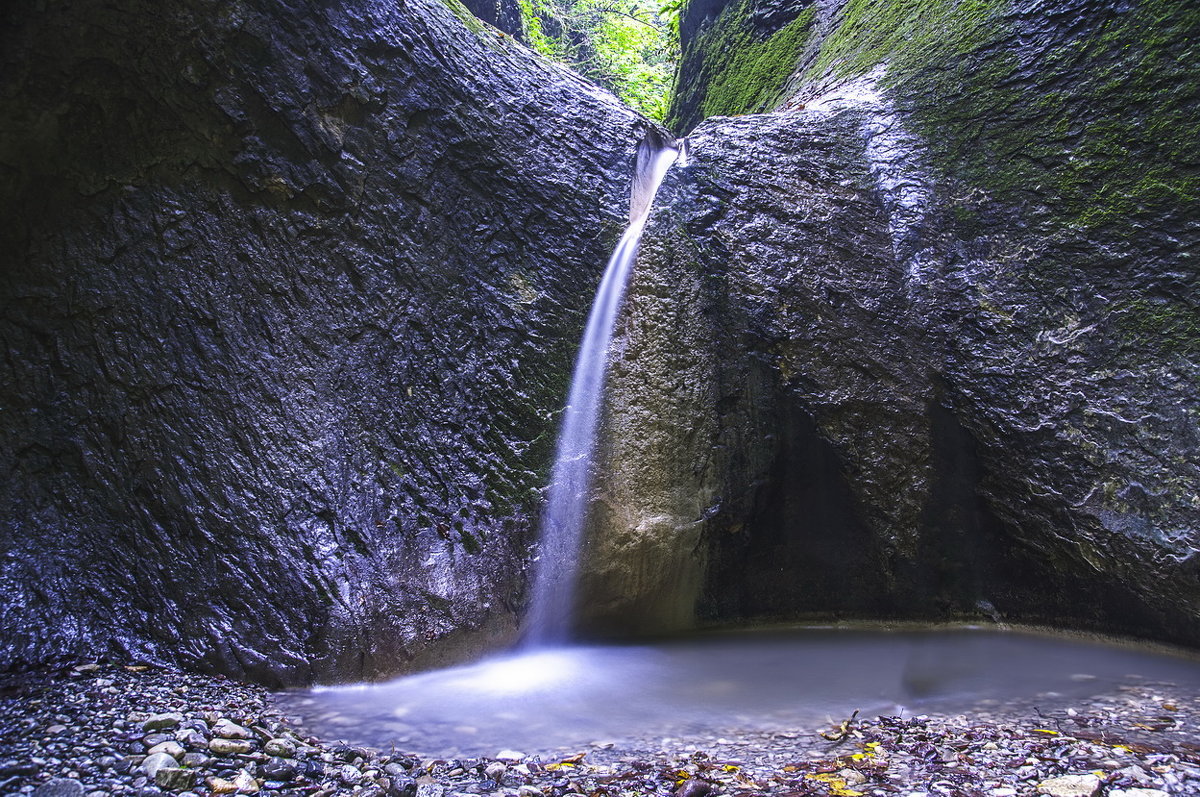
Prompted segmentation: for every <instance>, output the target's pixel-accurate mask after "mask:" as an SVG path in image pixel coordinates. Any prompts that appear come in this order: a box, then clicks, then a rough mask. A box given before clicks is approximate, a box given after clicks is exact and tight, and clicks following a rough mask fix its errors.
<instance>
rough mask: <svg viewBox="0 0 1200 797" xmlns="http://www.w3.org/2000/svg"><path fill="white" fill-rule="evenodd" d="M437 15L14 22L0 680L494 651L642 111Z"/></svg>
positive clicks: (430, 11)
mask: <svg viewBox="0 0 1200 797" xmlns="http://www.w3.org/2000/svg"><path fill="white" fill-rule="evenodd" d="M449 5H450V4H446V5H444V4H442V3H439V2H436V1H431V2H426V1H425V0H416V2H408V3H401V4H395V3H372V2H350V3H339V4H336V5H334V6H328V7H321V8H310V7H305V8H304V9H300V8H293V7H290V6H286V5H280V4H278V3H273V2H253V1H252V2H248V3H238V4H236V6H234V7H229V8H224V7H222V8H221V9H217V8H216V7H213V6H211V5H210V4H207V3H203V2H190V1H189V2H182V3H173V4H171V5H170V6H169V7H168V6H164V5H162V4H160V3H152V2H142V1H141V0H128V1H127V2H121V3H117V4H112V3H103V2H91V1H89V2H80V3H71V4H65V5H64V4H51V5H49V6H44V5H42V4H24V5H22V6H21V7H19V8H18V7H14V8H11V9H6V10H5V11H4V17H5V24H4V26H3V33H2V34H0V35H2V36H3V48H2V52H3V56H2V58H3V63H2V65H0V75H2V77H0V171H2V172H3V174H4V178H3V180H2V181H0V182H2V184H3V187H2V188H0V209H2V212H3V215H4V217H5V219H6V221H5V224H4V227H3V231H2V232H0V239H2V241H0V253H2V254H0V351H2V352H3V354H2V355H0V405H2V407H3V410H2V411H3V415H4V422H3V423H2V424H0V506H2V507H3V509H0V549H2V552H3V557H2V563H0V586H2V589H0V615H3V616H4V618H5V622H4V625H5V634H4V638H3V640H2V641H0V665H11V664H14V663H28V662H31V661H32V662H36V661H47V660H54V659H56V658H58V657H61V656H71V655H73V654H79V655H82V653H83V652H84V651H87V652H88V653H89V654H90V655H95V653H96V652H97V651H105V650H107V651H110V652H114V654H116V655H122V656H127V657H145V658H149V659H152V660H159V661H162V660H171V661H176V662H187V663H189V664H191V665H193V666H198V667H203V668H206V669H208V670H209V671H216V672H223V673H228V674H234V675H238V676H242V677H248V678H253V679H257V680H260V681H263V682H267V683H273V684H288V683H309V682H312V681H313V680H315V679H317V678H321V679H325V680H337V679H352V678H359V677H368V676H372V675H380V674H384V673H391V672H396V671H398V670H404V669H409V668H413V667H415V666H418V665H419V664H430V663H433V662H435V661H437V660H438V659H439V657H442V658H449V657H453V656H454V655H456V654H455V651H456V650H460V649H461V648H463V647H479V646H482V645H485V644H495V643H496V642H497V640H503V639H508V638H510V637H511V634H512V632H513V629H514V626H515V619H514V618H515V614H516V612H517V611H518V610H519V609H520V608H521V606H522V600H523V597H522V596H523V593H524V589H525V587H524V579H525V575H524V570H525V564H526V560H527V557H528V550H529V545H530V544H531V543H532V541H533V536H534V533H535V532H534V529H533V526H534V524H535V522H536V517H537V512H538V503H539V492H538V490H539V489H540V488H541V487H542V486H543V484H544V481H545V478H546V471H547V468H548V466H549V463H550V459H551V457H552V454H553V437H554V430H555V426H556V412H557V410H558V409H559V407H560V406H561V403H562V401H563V397H564V396H565V394H566V387H567V380H568V378H569V372H570V365H571V359H572V356H573V354H574V347H575V342H576V341H577V340H578V337H579V333H580V330H581V329H582V326H583V321H584V315H585V313H586V310H587V307H588V305H589V303H590V301H591V298H592V293H593V292H594V288H595V284H596V282H597V281H598V280H599V276H600V273H601V271H602V269H603V266H604V262H605V260H606V258H607V255H608V252H609V250H610V249H611V247H612V245H613V244H614V242H615V241H616V240H617V238H618V237H619V236H620V233H621V230H622V228H623V225H624V219H625V218H626V215H627V212H628V192H629V181H630V177H631V173H632V167H633V158H634V150H635V147H636V145H637V143H638V141H639V140H640V138H641V136H642V132H643V130H644V129H645V127H646V125H647V123H646V122H645V121H644V120H641V119H640V118H639V117H637V116H636V115H635V114H634V113H633V112H632V111H630V110H628V109H627V108H625V107H623V106H621V105H620V104H619V103H617V101H616V100H615V99H614V98H613V97H612V96H611V95H608V94H607V93H605V92H603V91H601V90H599V89H597V88H595V87H594V86H592V85H590V84H588V83H586V82H584V81H583V80H582V79H580V78H578V77H576V76H574V75H572V74H570V73H569V72H566V71H565V70H562V69H559V68H557V67H555V66H552V65H549V64H547V63H546V62H543V61H541V60H539V59H536V58H534V57H533V56H532V55H531V54H530V53H529V52H528V51H526V50H525V49H524V48H523V47H521V46H520V45H519V44H518V43H516V42H514V41H513V40H512V38H511V37H508V36H502V35H498V31H496V30H495V29H492V28H489V27H487V26H485V25H483V24H482V23H480V22H479V21H478V20H475V19H474V17H472V16H471V15H470V14H467V13H466V12H465V11H461V15H460V16H456V15H455V13H453V12H452V10H451V9H450V8H449V7H448V6H449ZM454 5H455V7H456V8H459V9H460V10H461V7H460V6H457V4H454ZM431 651H434V652H431Z"/></svg>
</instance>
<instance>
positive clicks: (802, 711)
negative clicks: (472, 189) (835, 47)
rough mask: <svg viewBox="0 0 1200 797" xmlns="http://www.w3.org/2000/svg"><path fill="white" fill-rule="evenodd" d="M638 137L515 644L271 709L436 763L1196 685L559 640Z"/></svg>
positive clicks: (774, 638)
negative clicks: (1134, 684)
mask: <svg viewBox="0 0 1200 797" xmlns="http://www.w3.org/2000/svg"><path fill="white" fill-rule="evenodd" d="M680 149H681V150H684V152H682V153H679V152H677V151H676V150H675V149H673V148H670V147H664V146H661V145H657V144H656V143H655V142H654V141H652V140H647V141H646V142H644V143H643V144H642V145H641V147H640V149H639V154H638V162H637V173H636V176H635V179H634V186H633V192H632V197H631V202H630V206H631V212H630V224H629V228H628V229H627V230H626V232H625V235H624V236H623V237H622V238H621V242H620V244H619V245H618V246H617V249H616V251H615V252H614V253H613V255H612V258H611V260H610V261H609V263H608V268H607V269H606V271H605V273H604V277H603V280H602V281H601V284H600V288H599V290H598V291H597V294H596V299H595V302H594V304H593V306H592V310H591V314H590V316H589V318H588V322H587V329H586V332H585V334H584V339H583V343H582V346H581V347H580V350H579V354H578V357H577V360H576V363H575V370H574V376H573V379H572V383H571V390H570V395H569V398H568V401H567V406H566V409H565V412H564V416H563V422H562V429H561V433H560V437H559V442H558V450H557V459H556V462H555V465H554V475H553V480H552V484H551V485H550V489H549V495H548V503H547V507H546V510H545V513H544V515H543V518H542V541H541V551H540V558H539V561H538V563H537V574H536V578H535V583H534V589H533V600H532V606H531V609H530V611H529V614H528V617H527V619H526V634H525V637H524V640H523V645H522V647H521V649H520V650H518V651H516V652H515V653H511V654H507V655H499V656H493V657H491V658H488V659H485V660H483V661H480V662H477V663H475V664H470V665H466V666H462V667H453V668H448V669H443V670H437V671H434V672H428V673H421V674H418V675H412V676H408V677H404V678H400V679H397V680H395V681H392V682H390V683H385V684H373V685H361V686H350V687H333V688H319V689H316V690H313V691H311V692H300V693H288V694H285V695H282V696H281V697H280V699H281V701H282V702H283V704H284V706H285V709H286V710H290V711H293V712H294V713H296V714H299V715H300V716H301V718H302V719H303V721H304V724H305V725H307V726H308V727H309V729H310V730H313V731H315V732H316V733H318V734H319V735H321V736H323V737H324V738H326V739H344V740H346V741H350V742H353V743H361V744H368V745H373V746H376V747H380V748H384V749H386V748H388V747H392V746H394V747H397V748H402V749H407V750H411V751H414V752H420V753H423V754H429V755H495V754H496V752H497V751H499V750H501V749H505V748H512V747H517V748H520V749H521V750H523V751H525V752H527V753H553V752H555V751H556V750H557V751H562V750H566V749H571V748H573V747H575V746H578V745H582V744H586V743H588V742H592V741H595V740H598V739H609V740H612V739H616V740H622V739H624V740H626V741H630V740H632V737H635V736H639V735H640V736H642V737H647V735H649V736H650V737H654V736H657V735H662V734H675V735H687V736H688V737H689V738H701V737H703V736H705V735H736V734H738V733H741V732H743V731H752V730H758V729H783V728H787V729H791V730H795V729H796V728H797V727H799V726H801V725H805V724H807V725H809V726H810V727H811V726H812V724H813V723H819V722H821V721H823V718H824V717H826V715H830V716H839V717H844V716H846V715H847V714H848V712H850V711H852V710H855V709H862V710H863V712H864V713H885V712H887V713H890V712H895V711H901V710H906V709H910V708H918V707H919V708H928V709H931V710H944V711H963V710H969V709H970V707H971V706H975V705H978V704H979V703H980V701H1003V702H1005V703H1012V702H1016V703H1020V702H1021V701H1030V700H1037V701H1038V703H1037V705H1039V706H1042V707H1049V706H1050V705H1052V704H1053V702H1054V701H1059V702H1065V703H1067V704H1068V705H1069V704H1070V703H1071V701H1079V700H1086V699H1089V697H1090V696H1094V695H1102V694H1109V693H1113V691H1114V690H1116V689H1119V688H1120V687H1121V685H1122V684H1126V683H1128V682H1129V679H1130V678H1140V679H1143V681H1142V682H1145V680H1147V679H1148V680H1151V681H1155V680H1170V681H1174V682H1177V683H1180V684H1184V685H1186V686H1187V687H1188V688H1190V689H1192V690H1196V689H1200V668H1198V667H1197V666H1196V661H1195V660H1194V659H1191V658H1179V657H1174V656H1164V655H1159V654H1154V653H1151V652H1148V651H1144V650H1137V649H1132V648H1128V647H1124V646H1114V645H1109V644H1106V643H1102V642H1097V641H1081V640H1078V639H1069V638H1055V637H1049V636H1044V635H1030V634H1022V633H1013V632H1004V631H997V630H994V629H993V630H967V629H962V628H940V629H924V630H909V631H903V632H897V631H892V630H887V629H874V630H864V629H858V630H837V629H828V628H826V629H814V628H794V629H789V630H775V631H762V630H760V631H757V632H755V631H744V632H740V633H725V634H715V635H714V634H710V635H708V636H698V637H693V638H688V639H677V640H673V641H666V642H661V643H658V644H653V645H623V646H616V645H614V646H585V645H564V644H563V643H564V642H566V641H567V639H568V637H569V633H570V630H571V620H572V615H573V609H574V601H575V597H574V592H575V581H576V575H577V561H578V559H579V548H580V543H581V542H582V536H583V530H584V525H585V521H586V511H587V498H588V492H589V477H590V471H591V465H592V456H593V451H594V448H595V440H594V438H595V433H596V428H597V419H598V415H599V412H600V409H601V407H602V392H603V386H604V376H605V368H606V364H607V354H608V348H609V344H610V342H611V338H612V330H613V324H614V322H615V320H616V315H617V313H618V311H619V309H620V305H621V300H622V296H623V294H624V291H625V286H626V283H627V282H628V280H629V274H630V270H631V269H632V266H633V261H634V258H635V257H636V254H637V248H638V242H639V239H640V237H641V233H642V229H643V228H644V227H645V224H646V220H647V217H648V216H649V213H650V207H651V204H652V202H653V200H654V196H655V194H656V193H657V191H658V187H659V185H660V184H661V182H662V180H663V178H664V176H665V175H666V173H667V170H668V169H669V168H670V166H671V164H672V163H673V162H675V160H676V158H677V157H678V158H680V159H681V160H682V159H684V158H686V146H685V145H681V147H680Z"/></svg>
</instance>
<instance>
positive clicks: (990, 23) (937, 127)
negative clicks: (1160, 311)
mask: <svg viewBox="0 0 1200 797" xmlns="http://www.w3.org/2000/svg"><path fill="white" fill-rule="evenodd" d="M1008 5H1009V3H1008V2H1007V0H848V1H847V2H846V4H845V5H844V6H843V8H842V9H841V11H840V12H839V14H838V17H837V20H836V26H835V28H834V30H833V32H832V33H831V34H830V35H829V36H828V37H827V38H826V40H825V41H823V42H822V43H821V48H820V52H819V54H818V56H817V58H816V59H815V62H814V64H813V66H811V67H810V68H809V69H808V71H807V72H806V75H805V79H806V80H807V81H809V82H810V83H814V84H815V83H817V82H818V81H827V80H828V79H829V78H830V77H831V76H833V77H837V78H847V77H853V76H856V75H859V74H863V73H865V72H867V71H869V70H871V69H872V68H874V67H875V66H876V65H879V64H886V65H887V71H886V75H885V78H884V80H885V84H886V85H887V86H888V87H889V88H890V89H891V90H892V93H893V96H894V97H895V98H896V100H897V101H898V103H899V104H900V105H901V106H902V107H903V108H904V109H905V110H906V111H908V112H909V114H908V115H909V118H910V119H911V120H912V123H913V125H914V127H916V132H918V133H920V134H922V135H923V137H924V138H925V140H926V141H927V142H929V145H930V148H931V150H932V152H933V154H934V156H935V163H936V164H937V165H938V166H940V168H941V171H942V172H943V174H944V176H946V177H948V178H949V179H950V180H952V181H958V182H961V183H965V184H968V185H969V186H972V187H979V188H984V189H986V190H987V191H988V192H989V194H990V198H991V199H998V200H1001V201H1008V202H1011V203H1013V204H1021V203H1022V202H1024V200H1025V199H1027V198H1029V194H1030V192H1033V193H1036V195H1037V197H1036V198H1037V202H1038V203H1039V204H1042V205H1044V206H1046V207H1048V208H1050V210H1051V213H1052V215H1053V217H1054V220H1055V221H1056V222H1059V223H1062V224H1064V225H1065V226H1066V227H1067V228H1075V229H1078V230H1080V231H1088V230H1097V229H1101V228H1107V229H1110V230H1115V231H1117V232H1121V231H1123V232H1125V233H1129V232H1131V231H1132V230H1134V229H1135V228H1136V226H1137V219H1138V218H1139V217H1159V218H1161V217H1162V216H1164V215H1168V216H1176V217H1178V218H1181V219H1186V218H1198V217H1200V163H1198V159H1197V153H1198V152H1200V103H1198V102H1197V97H1198V96H1200V70H1198V69H1197V66H1198V65H1200V6H1197V5H1196V4H1190V3H1179V2H1175V0H1143V2H1142V3H1140V4H1139V5H1138V6H1137V7H1136V8H1134V9H1132V10H1131V11H1129V12H1127V13H1123V14H1114V13H1110V12H1109V11H1108V10H1106V9H1104V8H1097V9H1096V10H1094V11H1092V12H1091V13H1092V14H1093V15H1094V16H1093V18H1092V19H1091V20H1087V19H1079V20H1075V22H1076V23H1077V24H1078V25H1079V27H1080V28H1081V29H1082V30H1084V31H1086V32H1085V33H1083V34H1082V35H1076V36H1074V37H1071V38H1066V37H1065V36H1064V37H1063V40H1062V41H1061V42H1060V43H1058V44H1054V45H1052V46H1049V47H1044V48H1042V49H1039V48H1038V46H1037V44H1032V43H1029V42H1025V43H1020V40H1019V39H1018V37H1016V36H1015V35H1014V34H1013V33H1012V28H1013V25H1012V22H1011V20H1010V17H1009V16H1008V15H1007V11H1008ZM1040 24H1041V25H1043V26H1044V27H1045V28H1046V29H1047V30H1049V29H1050V27H1051V25H1052V24H1053V23H1051V22H1049V21H1043V22H1041V23H1040ZM1027 33H1028V31H1027ZM1043 39H1046V37H1045V36H1043Z"/></svg>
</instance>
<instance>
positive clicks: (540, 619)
mask: <svg viewBox="0 0 1200 797" xmlns="http://www.w3.org/2000/svg"><path fill="white" fill-rule="evenodd" d="M678 155H679V153H678V151H677V150H676V149H675V148H674V147H669V146H663V145H661V144H658V142H656V141H655V140H653V139H652V138H649V137H648V138H647V139H646V140H645V141H643V142H642V144H641V146H640V147H639V148H638V159H637V170H636V173H635V175H634V180H633V189H632V194H631V196H630V202H629V227H628V228H627V229H626V230H625V234H624V235H623V236H622V237H621V242H620V243H619V244H617V248H616V250H615V251H614V252H613V254H612V257H611V258H609V261H608V267H607V268H606V269H605V270H604V277H603V279H602V280H601V281H600V288H599V290H597V291H596V298H595V300H594V301H593V302H592V310H591V313H590V314H589V315H588V321H587V327H586V329H585V330H584V333H583V342H582V343H581V344H580V347H579V353H578V354H577V355H576V357H575V370H574V372H573V374H572V377H571V390H570V393H569V394H568V396H567V406H566V409H565V410H564V412H563V421H562V428H561V430H560V431H559V435H558V449H557V452H556V455H555V460H554V472H553V476H552V477H551V480H550V490H549V495H548V496H547V501H546V509H545V511H544V512H543V514H542V538H541V551H540V555H539V558H538V562H537V572H536V576H535V580H534V585H533V600H532V603H531V605H530V608H529V613H528V615H527V617H526V619H525V629H526V630H525V638H524V644H525V646H526V647H528V648H538V647H542V646H545V645H550V644H556V643H560V642H563V641H565V640H566V639H567V637H568V635H569V633H570V630H571V618H572V615H573V613H574V606H575V583H576V581H577V575H578V567H579V566H578V562H579V549H580V546H581V543H582V540H583V529H584V525H585V523H586V521H587V506H588V491H589V487H590V484H591V470H592V454H593V452H594V450H595V447H596V426H597V421H598V419H599V415H600V409H601V407H602V406H603V394H604V375H605V372H606V370H607V367H608V347H609V343H610V342H611V340H612V332H613V325H614V324H615V323H616V320H617V312H618V311H619V310H620V309H621V299H622V297H624V295H625V286H626V284H627V283H628V282H629V273H630V271H631V270H632V269H633V261H634V259H635V258H636V257H637V250H638V243H639V241H640V240H641V237H642V229H643V228H644V227H645V226H646V219H647V218H648V217H649V216H650V207H651V205H652V204H653V202H654V196H655V194H657V193H658V187H659V185H661V184H662V181H663V177H665V176H666V174H667V170H668V169H669V168H670V167H671V164H672V163H674V162H675V159H676V158H677V157H678Z"/></svg>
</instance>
